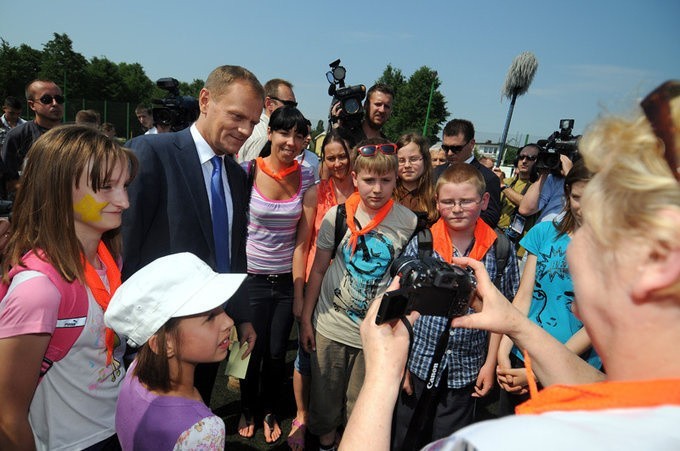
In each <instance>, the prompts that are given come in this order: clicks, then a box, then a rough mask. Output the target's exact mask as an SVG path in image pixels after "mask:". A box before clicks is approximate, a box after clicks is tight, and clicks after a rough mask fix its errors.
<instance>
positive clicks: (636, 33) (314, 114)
mask: <svg viewBox="0 0 680 451" xmlns="http://www.w3.org/2000/svg"><path fill="white" fill-rule="evenodd" d="M3 3H4V4H3V6H2V14H1V16H0V37H2V38H3V39H5V40H6V41H8V42H9V44H10V45H13V46H18V45H20V44H24V43H25V44H28V45H30V46H31V47H33V48H37V49H42V45H43V44H44V43H46V42H47V41H49V40H50V39H52V33H54V32H57V33H66V34H68V35H69V37H70V38H71V39H72V40H73V43H74V50H75V51H77V52H79V53H81V54H83V55H84V56H85V57H86V58H91V57H94V56H105V57H107V58H109V59H110V60H112V61H115V62H121V61H125V62H129V63H133V62H138V63H140V64H141V65H142V66H143V67H144V69H145V71H146V73H147V75H148V76H149V77H150V78H151V79H152V80H155V79H157V78H160V77H167V76H172V77H175V78H178V79H180V80H183V81H187V82H190V81H192V80H193V79H195V78H200V79H205V78H206V76H207V75H208V73H209V72H210V71H211V70H212V69H213V68H214V67H216V66H218V65H222V64H237V65H242V66H245V67H247V68H248V69H250V70H251V71H253V72H254V73H255V74H256V75H257V76H258V78H259V79H260V81H261V82H263V83H264V82H265V81H266V80H268V79H270V78H274V77H281V78H286V79H288V80H290V81H291V82H293V84H294V85H295V93H296V95H297V99H298V102H299V104H300V109H301V110H302V111H303V113H305V115H306V116H308V117H309V118H310V119H312V120H313V122H314V123H315V122H316V120H318V119H326V117H327V115H328V105H329V100H330V99H329V97H328V95H327V87H328V83H327V81H326V78H325V72H326V71H327V70H328V63H330V62H331V61H333V60H335V59H336V58H341V59H342V63H343V65H344V66H345V67H346V68H347V81H348V82H349V83H350V84H357V83H363V84H365V85H367V86H370V85H371V84H372V83H373V82H374V81H375V79H376V78H378V77H379V76H380V75H381V74H382V71H383V70H384V68H385V67H386V66H387V64H392V65H393V66H394V67H396V68H399V69H401V70H402V72H403V73H404V74H405V75H406V76H409V75H411V74H412V73H413V72H414V71H415V70H416V69H418V68H419V67H421V66H423V65H426V66H428V67H430V68H432V69H434V70H436V71H438V73H439V77H440V79H441V81H442V86H441V87H440V90H441V92H442V93H443V94H444V96H445V98H446V100H447V108H448V110H449V111H450V112H451V118H453V117H463V118H467V119H470V120H472V121H473V122H474V123H475V126H476V128H477V130H478V140H479V139H480V138H481V137H483V136H485V135H488V136H489V137H493V136H494V135H495V136H496V137H497V136H498V135H500V133H501V131H502V129H503V125H504V123H505V117H506V114H507V111H508V105H509V102H508V101H507V100H503V101H501V94H500V91H501V88H502V86H503V82H504V80H505V77H506V73H507V71H508V68H509V67H510V64H511V62H512V60H513V59H514V57H515V56H516V55H518V54H519V53H521V52H523V51H531V52H533V53H534V54H535V55H536V58H537V60H538V63H539V67H538V71H537V72H536V76H535V78H534V80H533V83H532V85H531V87H530V89H529V92H528V93H527V94H525V95H524V96H522V97H520V98H519V99H518V100H517V105H516V107H515V112H514V115H513V120H512V124H511V127H510V133H509V138H511V139H512V138H516V139H517V138H520V137H521V138H520V139H521V140H523V139H524V138H523V136H524V135H525V134H530V135H531V136H532V138H540V137H545V136H546V135H548V134H550V133H551V132H552V131H554V130H555V129H556V128H557V125H558V122H559V119H561V118H573V119H575V120H576V126H575V132H577V133H581V132H582V131H583V129H584V128H585V126H586V125H587V124H588V123H589V122H591V121H592V120H593V119H594V118H596V117H597V115H598V114H600V113H602V112H614V113H620V112H626V111H630V110H631V108H632V107H633V106H634V105H635V103H636V101H637V100H638V99H639V98H640V97H642V96H644V94H646V93H647V92H648V91H650V90H651V89H652V88H654V87H655V86H656V85H658V84H660V83H661V82H662V81H664V80H666V79H669V78H680V45H679V43H680V27H679V26H678V20H679V19H680V1H677V0H666V1H663V0H647V1H644V2H643V1H632V0H619V1H612V0H606V1H605V0H603V1H596V0H589V1H585V0H575V1H571V2H551V1H546V0H543V1H538V0H526V1H521V0H520V1H518V0H515V1H485V0H477V1H467V2H462V1H456V0H448V1H440V0H435V1H426V0H425V1H408V2H407V1H402V0H396V1H391V2H371V1H362V2H360V1H354V0H348V1H340V2H338V1H336V2H329V1H324V0H317V1H308V0H298V1H290V2H280V1H277V2H274V1H269V0H260V1H253V2H245V1H242V2H233V1H228V0H223V1H219V2H218V1H202V0H194V1H186V0H185V1H175V0H166V1H162V2H161V1H153V2H151V1H134V2H133V1H129V0H119V1H118V2H103V1H101V0H89V1H84V0H72V1H64V2H54V1H45V0H31V2H30V7H28V6H27V3H26V2H18V1H12V2H3ZM22 18H24V20H22Z"/></svg>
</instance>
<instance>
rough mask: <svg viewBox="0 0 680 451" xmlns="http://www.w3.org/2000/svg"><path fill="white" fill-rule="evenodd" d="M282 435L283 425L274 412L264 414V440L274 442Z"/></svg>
mask: <svg viewBox="0 0 680 451" xmlns="http://www.w3.org/2000/svg"><path fill="white" fill-rule="evenodd" d="M280 437H281V426H279V422H278V420H277V419H276V417H275V416H274V414H273V413H268V414H267V415H265V416H264V441H265V442H267V443H274V442H276V441H277V440H278V439H279V438H280Z"/></svg>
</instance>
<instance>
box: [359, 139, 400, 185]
mask: <svg viewBox="0 0 680 451" xmlns="http://www.w3.org/2000/svg"><path fill="white" fill-rule="evenodd" d="M371 144H389V141H388V140H386V139H384V138H369V139H365V140H363V141H361V142H360V143H359V144H357V145H356V147H355V148H354V152H355V153H356V154H357V157H356V159H355V160H354V165H353V168H354V172H355V173H356V174H359V173H360V172H364V171H365V172H373V173H375V174H387V173H389V172H393V173H394V175H395V177H396V176H397V171H398V170H399V163H398V162H397V155H396V154H394V155H385V154H384V153H382V152H380V151H377V152H376V153H375V155H373V156H372V157H365V156H363V155H361V153H360V152H359V151H358V149H359V148H360V147H362V146H368V145H371Z"/></svg>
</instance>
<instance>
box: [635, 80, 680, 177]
mask: <svg viewBox="0 0 680 451" xmlns="http://www.w3.org/2000/svg"><path fill="white" fill-rule="evenodd" d="M679 95H680V80H669V81H667V82H665V83H663V84H662V85H661V86H659V87H658V88H656V89H655V90H654V91H652V92H651V93H650V94H649V95H648V96H647V97H645V98H644V99H643V100H642V102H640V106H642V109H643V111H644V112H645V116H647V119H648V120H649V123H650V124H651V125H652V129H653V130H654V133H655V134H656V136H657V137H658V138H659V139H660V140H661V141H663V144H664V158H665V159H666V161H667V162H668V165H669V166H670V167H671V170H672V171H673V174H675V178H676V179H678V180H680V172H678V169H677V168H678V163H680V161H678V160H679V159H680V157H679V156H678V150H677V146H678V143H676V142H675V136H674V130H675V126H674V124H673V117H672V115H671V100H673V99H674V98H676V97H677V96H679Z"/></svg>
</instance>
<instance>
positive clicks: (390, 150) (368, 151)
mask: <svg viewBox="0 0 680 451" xmlns="http://www.w3.org/2000/svg"><path fill="white" fill-rule="evenodd" d="M357 151H358V152H359V153H360V154H361V155H363V156H364V157H373V156H375V154H376V153H377V152H378V151H380V152H382V153H383V154H384V155H394V154H396V153H397V145H396V144H393V143H387V144H369V145H367V146H361V147H359V149H358V150H357Z"/></svg>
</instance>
